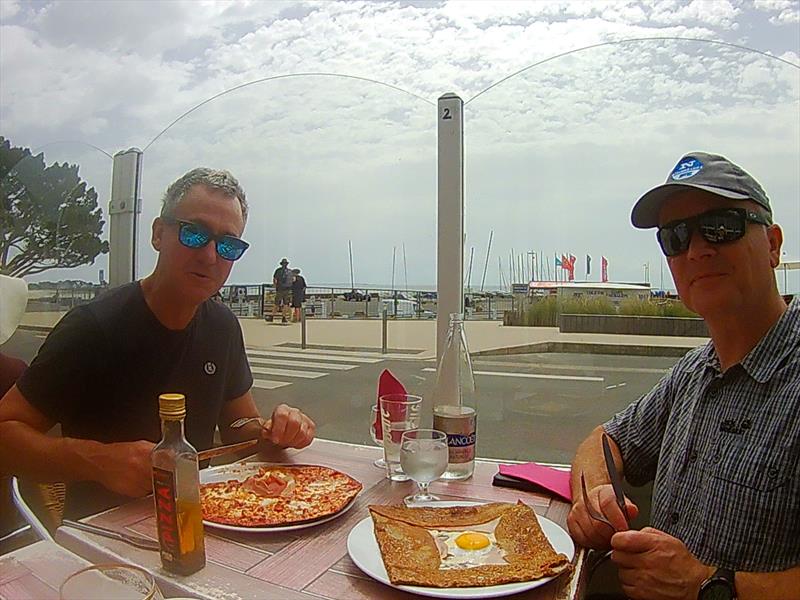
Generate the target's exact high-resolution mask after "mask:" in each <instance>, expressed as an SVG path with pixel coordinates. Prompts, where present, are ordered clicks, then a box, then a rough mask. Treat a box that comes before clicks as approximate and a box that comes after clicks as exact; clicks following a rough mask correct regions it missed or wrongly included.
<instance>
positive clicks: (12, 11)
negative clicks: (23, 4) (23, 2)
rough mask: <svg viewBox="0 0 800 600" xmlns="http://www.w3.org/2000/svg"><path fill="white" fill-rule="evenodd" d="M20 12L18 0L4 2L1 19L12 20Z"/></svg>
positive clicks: (0, 14)
mask: <svg viewBox="0 0 800 600" xmlns="http://www.w3.org/2000/svg"><path fill="white" fill-rule="evenodd" d="M19 11H20V3H19V2H18V0H2V2H0V19H10V18H11V17H13V16H15V15H16V14H17V13H18V12H19Z"/></svg>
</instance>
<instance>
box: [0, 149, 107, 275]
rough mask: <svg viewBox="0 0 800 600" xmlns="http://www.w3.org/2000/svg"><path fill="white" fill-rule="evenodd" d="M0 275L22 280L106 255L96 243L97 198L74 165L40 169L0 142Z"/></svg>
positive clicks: (37, 161) (39, 158) (99, 226)
mask: <svg viewBox="0 0 800 600" xmlns="http://www.w3.org/2000/svg"><path fill="white" fill-rule="evenodd" d="M0 209H1V210H0V273H2V274H4V275H12V276H15V277H22V276H24V275H34V274H36V273H41V272H42V271H46V270H48V269H54V268H62V269H69V268H72V267H78V266H80V265H85V264H89V263H92V262H94V260H95V258H97V256H98V255H99V254H101V253H103V254H105V253H106V252H108V242H107V241H104V240H101V239H100V234H101V233H102V231H103V219H102V211H101V210H100V208H99V207H98V204H97V192H96V191H95V189H94V188H93V187H88V186H87V184H86V182H85V181H83V180H82V179H81V178H80V176H79V175H78V165H70V164H67V163H66V162H65V163H63V164H58V163H53V164H52V165H50V166H47V165H45V162H44V154H41V153H40V154H37V155H36V156H33V155H32V154H31V151H30V150H29V149H28V148H18V147H15V146H12V145H11V142H10V141H9V140H7V139H5V138H4V137H2V136H0Z"/></svg>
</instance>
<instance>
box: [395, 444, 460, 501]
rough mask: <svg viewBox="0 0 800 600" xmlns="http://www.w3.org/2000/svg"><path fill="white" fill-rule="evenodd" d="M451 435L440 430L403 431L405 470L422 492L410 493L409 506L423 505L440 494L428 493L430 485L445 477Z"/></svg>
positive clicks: (401, 447)
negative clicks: (443, 475)
mask: <svg viewBox="0 0 800 600" xmlns="http://www.w3.org/2000/svg"><path fill="white" fill-rule="evenodd" d="M447 459H448V451H447V435H446V434H445V433H444V432H443V431H439V430H437V429H412V430H411V431H405V432H403V437H402V438H401V440H400V464H401V465H402V467H403V472H404V473H405V474H406V475H408V476H409V477H410V478H411V479H413V480H414V481H415V482H416V483H417V486H419V491H418V492H417V493H416V494H412V495H410V496H406V497H405V498H404V499H403V501H404V502H405V503H406V506H419V505H420V504H425V503H427V502H431V501H433V500H438V499H439V498H437V497H436V496H434V495H433V494H431V493H430V492H428V485H430V483H431V482H432V481H436V480H437V479H439V477H441V476H442V473H444V472H445V470H446V469H447Z"/></svg>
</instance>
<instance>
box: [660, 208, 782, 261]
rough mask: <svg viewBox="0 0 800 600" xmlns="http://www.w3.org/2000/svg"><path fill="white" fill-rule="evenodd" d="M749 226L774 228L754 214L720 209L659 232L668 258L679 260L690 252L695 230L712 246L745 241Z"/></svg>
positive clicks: (739, 209)
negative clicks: (679, 257)
mask: <svg viewBox="0 0 800 600" xmlns="http://www.w3.org/2000/svg"><path fill="white" fill-rule="evenodd" d="M748 222H750V223H759V224H761V225H770V224H771V222H770V220H769V219H768V218H767V217H764V216H762V215H760V214H758V213H756V212H754V211H752V210H747V209H744V208H718V209H714V210H709V211H706V212H704V213H701V214H699V215H696V216H694V217H690V218H688V219H680V220H677V221H672V222H670V223H667V224H666V225H664V226H663V227H659V228H658V231H657V232H656V237H657V238H658V243H659V245H660V246H661V250H662V251H663V252H664V255H665V256H678V255H679V254H682V253H684V252H686V251H687V250H688V249H689V244H690V243H691V241H692V233H694V231H695V230H697V231H699V232H700V235H702V236H703V239H705V240H706V241H707V242H709V243H711V244H726V243H729V242H735V241H736V240H739V239H741V238H743V237H744V234H745V232H746V231H747V223H748Z"/></svg>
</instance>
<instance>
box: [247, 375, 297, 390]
mask: <svg viewBox="0 0 800 600" xmlns="http://www.w3.org/2000/svg"><path fill="white" fill-rule="evenodd" d="M287 385H292V384H291V383H289V382H288V381H272V380H271V379H257V378H255V377H254V378H253V387H254V388H260V389H262V390H276V389H278V388H282V387H286V386H287Z"/></svg>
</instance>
